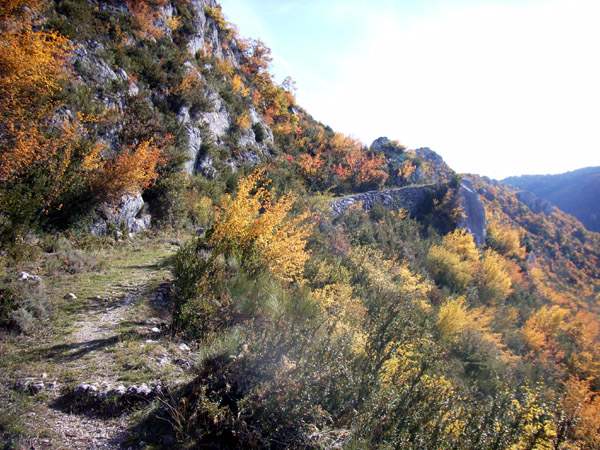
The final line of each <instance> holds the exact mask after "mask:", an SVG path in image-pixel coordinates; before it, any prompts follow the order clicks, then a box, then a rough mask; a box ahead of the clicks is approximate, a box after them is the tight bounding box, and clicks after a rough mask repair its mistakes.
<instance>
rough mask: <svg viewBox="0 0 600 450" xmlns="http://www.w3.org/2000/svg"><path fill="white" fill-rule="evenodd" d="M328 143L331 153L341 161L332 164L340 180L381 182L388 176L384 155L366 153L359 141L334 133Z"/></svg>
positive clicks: (359, 182) (356, 182)
mask: <svg viewBox="0 0 600 450" xmlns="http://www.w3.org/2000/svg"><path fill="white" fill-rule="evenodd" d="M329 145H330V147H331V152H332V154H333V155H334V156H335V157H337V158H338V159H341V160H342V162H341V163H339V164H336V165H334V167H333V171H334V174H335V175H336V176H337V177H338V178H339V179H341V180H352V181H353V182H354V183H355V184H358V185H360V184H367V183H378V184H383V183H385V181H386V180H387V178H388V174H387V172H386V171H385V170H384V168H385V167H387V164H386V160H385V156H383V155H375V154H367V153H366V152H365V151H364V150H363V148H362V144H361V142H360V141H358V140H356V139H354V138H352V137H349V136H344V135H343V134H341V133H336V134H335V135H334V136H333V138H331V140H330V142H329Z"/></svg>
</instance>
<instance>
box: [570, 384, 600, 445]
mask: <svg viewBox="0 0 600 450" xmlns="http://www.w3.org/2000/svg"><path fill="white" fill-rule="evenodd" d="M565 387H566V391H567V392H566V395H565V397H564V399H563V401H562V407H563V410H564V412H565V417H564V419H563V426H564V428H566V432H567V434H568V435H569V438H571V439H572V440H573V441H574V442H575V443H576V444H577V445H578V448H580V449H584V450H593V449H598V448H600V396H599V395H598V393H597V392H592V391H591V389H590V382H589V380H587V381H586V380H580V379H578V378H577V377H575V376H571V377H570V378H569V380H568V381H567V382H566V383H565Z"/></svg>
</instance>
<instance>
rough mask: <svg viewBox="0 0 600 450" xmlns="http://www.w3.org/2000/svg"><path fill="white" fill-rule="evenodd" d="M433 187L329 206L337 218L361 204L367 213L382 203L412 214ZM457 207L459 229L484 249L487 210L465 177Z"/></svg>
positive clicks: (351, 198)
mask: <svg viewBox="0 0 600 450" xmlns="http://www.w3.org/2000/svg"><path fill="white" fill-rule="evenodd" d="M434 187H435V185H433V184H426V185H422V186H409V187H404V188H399V189H390V190H387V191H369V192H363V193H361V194H356V195H351V196H348V197H343V198H339V199H336V200H334V201H333V202H331V203H330V204H329V206H330V207H331V211H332V214H333V215H334V216H339V215H341V214H344V212H346V211H347V210H348V208H350V207H351V206H353V205H358V204H360V205H361V206H362V209H363V210H364V211H370V210H371V209H372V208H373V206H374V205H376V204H380V205H382V206H385V207H386V208H388V209H398V208H403V209H406V210H408V211H409V212H411V213H416V212H417V211H418V208H419V207H420V206H421V204H422V202H423V201H425V200H426V199H427V198H428V196H429V193H430V192H431V190H432V189H433V188H434ZM458 204H459V205H460V207H461V209H462V214H461V216H460V218H459V220H458V222H457V226H458V227H459V228H460V229H463V230H466V231H467V232H468V233H470V234H471V235H472V236H473V240H474V241H475V243H476V244H477V245H478V246H480V247H481V246H482V245H483V244H484V243H485V238H486V225H487V222H486V216H485V208H484V207H483V205H482V203H481V200H480V199H479V194H478V193H477V191H476V190H475V188H474V187H473V184H472V183H471V181H470V180H469V179H467V178H463V180H462V181H461V183H460V186H459V189H458Z"/></svg>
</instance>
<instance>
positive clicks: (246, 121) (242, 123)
mask: <svg viewBox="0 0 600 450" xmlns="http://www.w3.org/2000/svg"><path fill="white" fill-rule="evenodd" d="M235 123H236V125H237V126H238V127H240V128H249V127H251V126H252V119H251V118H250V114H249V113H248V111H244V112H243V113H242V114H240V116H239V117H238V118H237V120H236V121H235Z"/></svg>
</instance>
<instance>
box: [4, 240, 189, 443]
mask: <svg viewBox="0 0 600 450" xmlns="http://www.w3.org/2000/svg"><path fill="white" fill-rule="evenodd" d="M188 238H189V236H179V239H178V240H177V241H175V240H174V238H173V237H170V236H166V235H162V236H161V235H157V236H150V235H149V236H139V237H135V238H133V239H132V240H126V241H122V242H118V243H114V242H111V241H106V242H100V243H93V245H89V242H84V243H79V245H75V244H72V243H70V242H68V241H65V240H62V241H61V242H54V243H53V244H54V245H50V246H49V245H47V243H44V242H41V243H38V244H37V245H38V247H39V248H40V249H41V251H32V252H30V253H29V254H31V255H35V258H33V259H29V260H24V261H18V262H15V263H14V264H12V265H9V264H5V265H4V266H3V267H2V271H3V272H4V273H3V274H2V275H3V276H4V278H5V279H7V278H8V279H10V278H11V277H12V278H14V277H17V276H18V273H19V272H20V271H27V272H29V273H31V274H35V275H38V276H40V278H41V279H42V283H43V290H44V295H45V297H46V298H47V300H48V302H49V303H50V305H51V309H52V313H51V314H50V316H48V317H47V318H42V319H40V320H38V321H35V322H32V324H33V326H32V327H31V332H30V333H28V334H23V333H21V334H16V333H15V332H6V331H3V332H2V334H0V380H1V381H0V411H2V414H0V416H1V417H0V443H1V442H2V440H4V441H5V442H12V441H11V439H12V440H14V439H17V440H18V438H19V436H20V437H23V436H24V435H26V436H27V438H28V439H37V437H39V436H42V435H47V434H48V431H45V432H44V430H43V429H42V428H47V427H48V424H45V425H43V423H44V417H50V416H52V414H55V413H51V412H50V409H49V408H50V407H51V404H52V401H53V399H55V398H56V396H57V395H61V394H62V393H64V390H65V389H68V388H71V387H73V386H75V385H76V384H78V383H81V382H87V383H91V382H98V383H103V382H109V383H110V384H114V385H117V384H119V383H123V384H125V385H126V386H128V385H131V384H137V385H139V384H141V383H152V382H155V381H156V380H162V381H163V382H166V383H169V382H172V381H176V380H178V381H181V379H182V377H183V378H191V376H193V374H191V373H190V374H187V373H185V371H183V370H182V369H181V368H180V367H179V366H177V365H176V364H175V363H174V362H173V360H174V359H177V358H178V357H185V355H183V354H182V352H181V351H180V350H179V349H178V347H177V345H178V342H173V341H172V340H171V338H170V336H168V335H167V334H166V333H165V332H164V328H163V329H162V330H163V331H161V332H158V333H157V332H156V331H152V328H153V327H156V326H158V325H159V324H161V323H169V321H170V317H169V311H168V310H165V309H161V308H157V305H156V304H154V302H153V300H154V298H155V297H156V293H157V290H158V289H159V288H164V284H165V283H168V282H169V281H170V280H171V272H170V267H169V264H170V258H171V256H172V255H173V254H174V253H175V252H176V250H177V249H178V244H177V242H178V241H179V240H186V239H188ZM44 250H45V251H44ZM69 293H73V294H75V296H76V298H75V299H69V298H66V297H65V296H66V294H69ZM148 339H150V340H152V341H156V342H146V341H147V340H148ZM162 358H164V359H163V361H162V364H161V363H160V362H159V361H160V360H161V359H162ZM42 374H46V379H45V381H55V382H57V383H58V384H57V386H58V387H59V388H58V389H57V390H56V391H55V392H51V391H49V392H44V393H42V394H38V395H37V396H35V397H30V396H29V395H26V394H21V393H18V392H16V391H14V390H13V386H14V383H15V382H16V381H17V380H20V379H23V378H25V377H35V378H36V379H39V378H40V377H41V376H42ZM31 412H35V416H28V413H31ZM48 429H51V427H50V428H48ZM11 436H12V437H11ZM0 447H1V445H0ZM7 448H10V447H7Z"/></svg>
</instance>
